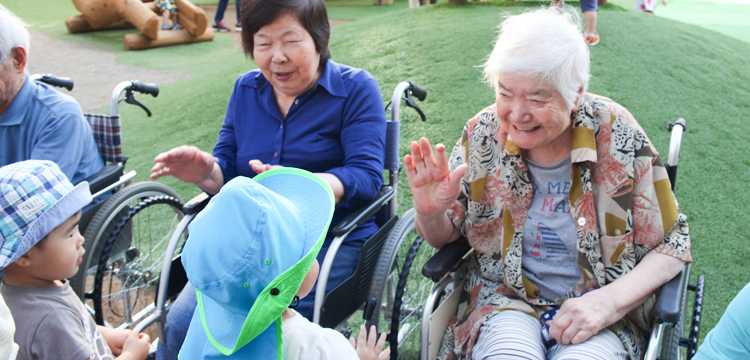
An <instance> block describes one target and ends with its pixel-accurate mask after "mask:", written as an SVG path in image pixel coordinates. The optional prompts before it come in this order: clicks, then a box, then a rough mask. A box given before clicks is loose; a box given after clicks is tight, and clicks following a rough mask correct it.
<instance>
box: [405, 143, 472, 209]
mask: <svg viewBox="0 0 750 360" xmlns="http://www.w3.org/2000/svg"><path fill="white" fill-rule="evenodd" d="M404 168H405V169H406V177H407V178H408V179H409V187H410V188H411V191H412V196H413V198H414V208H415V210H416V211H417V213H418V214H419V215H421V216H425V217H438V216H443V213H445V210H447V209H448V207H450V206H451V205H452V204H453V202H454V201H456V199H457V198H458V194H459V193H460V192H461V188H460V184H461V177H462V176H463V174H464V172H465V171H466V164H463V165H461V166H459V167H458V168H456V169H455V171H454V172H453V173H452V174H451V172H450V169H449V168H448V156H447V154H446V153H445V145H443V144H437V146H435V151H434V152H433V151H432V147H431V146H430V141H429V140H427V139H426V138H421V139H420V140H419V143H417V142H416V141H414V142H412V144H411V155H406V157H405V158H404Z"/></svg>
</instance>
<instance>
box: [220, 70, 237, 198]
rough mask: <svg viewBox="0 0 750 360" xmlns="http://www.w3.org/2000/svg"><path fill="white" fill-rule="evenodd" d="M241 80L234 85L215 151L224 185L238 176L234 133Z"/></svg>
mask: <svg viewBox="0 0 750 360" xmlns="http://www.w3.org/2000/svg"><path fill="white" fill-rule="evenodd" d="M241 79H242V77H240V78H239V79H237V82H235V84H234V90H232V96H231V97H230V98H229V104H228V105H227V111H226V115H225V116H224V123H223V124H222V125H221V131H220V132H219V139H218V140H217V141H216V146H215V147H214V151H213V155H214V159H215V161H216V163H217V164H218V165H219V168H221V172H222V175H223V176H224V183H226V182H227V181H229V180H232V179H234V178H235V177H236V176H237V169H236V163H237V162H236V157H237V138H236V135H235V132H234V122H235V118H234V111H233V109H235V107H236V106H237V104H236V102H237V96H238V91H239V88H240V80H241Z"/></svg>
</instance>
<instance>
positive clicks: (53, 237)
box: [0, 160, 149, 360]
mask: <svg viewBox="0 0 750 360" xmlns="http://www.w3.org/2000/svg"><path fill="white" fill-rule="evenodd" d="M90 202H91V193H90V192H89V187H88V183H86V182H82V183H80V184H78V185H77V186H75V187H73V185H72V184H71V183H70V181H69V180H68V178H67V177H66V176H65V174H63V173H62V172H61V171H60V168H59V167H58V166H57V164H55V163H54V162H51V161H44V160H29V161H22V162H18V163H14V164H10V165H7V166H4V167H2V168H0V236H1V238H0V240H2V247H1V248H0V270H2V271H3V273H4V276H3V282H2V285H0V293H2V296H3V297H4V298H5V301H6V303H7V304H8V308H9V309H10V312H11V314H12V315H13V318H14V319H15V324H16V327H17V328H16V333H15V342H16V343H18V346H19V350H18V358H19V359H81V360H83V359H113V358H114V356H113V353H114V355H119V356H118V357H117V359H123V360H124V359H144V358H145V357H146V356H147V355H148V349H149V337H148V335H145V334H137V333H135V332H133V331H131V330H113V329H108V328H105V327H101V326H100V327H98V326H97V325H96V323H95V322H94V319H93V318H92V317H91V315H90V314H89V313H88V311H87V310H86V309H85V307H84V305H83V303H82V302H81V300H80V299H79V298H78V297H77V296H76V295H75V293H74V292H73V290H72V289H71V288H70V285H69V284H68V282H67V280H66V279H67V278H68V277H71V276H73V275H75V274H76V272H77V271H78V266H79V265H80V264H81V261H82V257H83V255H84V253H85V250H84V249H83V242H84V239H83V236H81V234H80V232H79V230H78V222H79V221H80V219H81V209H83V207H84V206H86V205H87V204H89V203H90Z"/></svg>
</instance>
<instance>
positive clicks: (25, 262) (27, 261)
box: [13, 252, 31, 267]
mask: <svg viewBox="0 0 750 360" xmlns="http://www.w3.org/2000/svg"><path fill="white" fill-rule="evenodd" d="M13 264H15V265H18V266H20V267H27V266H29V265H31V258H30V257H29V253H28V252H27V253H25V254H23V255H21V257H20V258H18V259H16V261H14V262H13Z"/></svg>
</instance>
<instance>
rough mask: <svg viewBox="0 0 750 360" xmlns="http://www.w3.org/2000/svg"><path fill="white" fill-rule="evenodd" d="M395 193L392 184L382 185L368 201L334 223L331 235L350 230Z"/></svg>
mask: <svg viewBox="0 0 750 360" xmlns="http://www.w3.org/2000/svg"><path fill="white" fill-rule="evenodd" d="M395 194H396V189H395V188H393V187H392V186H383V188H382V189H380V192H379V193H378V194H377V195H376V196H375V197H374V198H373V199H372V200H370V202H368V203H366V204H364V205H362V206H360V207H358V208H357V209H356V210H354V211H352V213H350V214H349V215H347V216H346V217H345V218H344V219H342V220H341V221H340V222H339V223H338V224H336V227H334V228H333V230H331V232H332V233H333V236H341V235H344V234H347V233H349V232H350V231H352V229H354V227H356V226H357V225H359V224H361V223H363V222H365V220H367V219H369V218H370V217H371V216H373V215H375V213H376V212H378V210H380V208H381V207H383V205H384V204H385V203H387V202H388V201H389V200H391V199H392V198H393V195H395Z"/></svg>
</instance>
